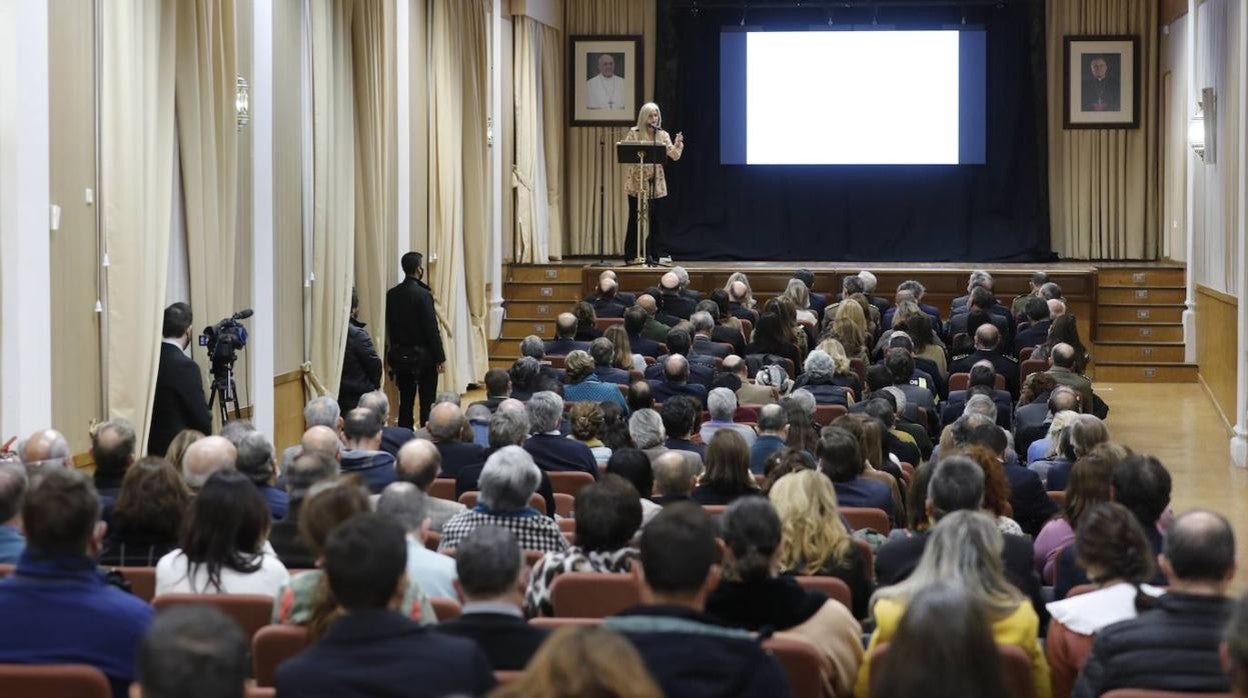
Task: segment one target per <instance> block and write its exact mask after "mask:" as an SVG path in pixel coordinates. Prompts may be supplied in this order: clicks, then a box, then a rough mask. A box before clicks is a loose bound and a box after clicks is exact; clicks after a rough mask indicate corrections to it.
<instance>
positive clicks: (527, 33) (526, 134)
mask: <svg viewBox="0 0 1248 698" xmlns="http://www.w3.org/2000/svg"><path fill="white" fill-rule="evenodd" d="M514 55H515V57H514V78H515V103H516V104H515V106H516V164H515V167H514V169H513V171H512V186H513V187H514V188H515V190H516V249H515V250H514V255H515V261H517V262H522V263H533V262H547V261H549V260H550V259H552V258H553V259H558V258H560V257H562V256H563V229H564V224H563V220H562V219H563V205H562V201H561V199H562V193H563V140H564V130H563V126H562V124H563V122H564V115H563V88H564V80H563V33H562V32H560V31H559V30H558V29H556V28H554V27H550V26H547V25H545V24H542V23H540V22H538V21H537V20H535V19H533V18H531V17H517V18H516V24H515V50H514Z"/></svg>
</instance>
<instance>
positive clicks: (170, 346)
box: [147, 303, 212, 456]
mask: <svg viewBox="0 0 1248 698" xmlns="http://www.w3.org/2000/svg"><path fill="white" fill-rule="evenodd" d="M192 319H193V318H192V316H191V306H190V305H188V304H186V303H174V304H173V305H171V306H169V307H168V308H165V319H164V327H163V329H162V330H161V335H162V336H163V337H164V339H162V340H161V344H160V368H159V370H158V371H157V373H156V399H155V401H154V402H153V403H152V427H151V431H149V432H148V436H147V453H148V455H152V456H164V455H165V451H166V450H168V449H169V442H171V441H173V437H175V436H177V435H178V432H180V431H182V430H183V429H194V430H196V431H198V432H201V433H204V434H211V433H212V414H211V413H209V411H208V401H207V400H206V399H205V398H204V378H203V375H202V374H201V373H200V371H199V365H198V364H196V363H195V361H194V360H193V359H191V357H190V356H188V355H187V349H188V348H189V347H190V346H191V334H192V330H191V322H192Z"/></svg>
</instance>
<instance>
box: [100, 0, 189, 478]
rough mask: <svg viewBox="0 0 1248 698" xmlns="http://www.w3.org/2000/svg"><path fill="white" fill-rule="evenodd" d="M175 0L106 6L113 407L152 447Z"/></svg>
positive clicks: (105, 165)
mask: <svg viewBox="0 0 1248 698" xmlns="http://www.w3.org/2000/svg"><path fill="white" fill-rule="evenodd" d="M177 9H178V3H177V2H175V0H159V1H157V2H152V1H149V0H111V1H110V2H107V3H103V4H102V5H101V6H100V11H101V12H102V13H103V22H102V29H101V34H102V36H101V41H102V44H103V65H102V66H101V68H102V70H101V75H102V76H103V79H102V81H101V85H100V96H101V112H100V123H101V135H102V142H101V153H100V157H101V170H102V179H101V182H100V186H101V189H102V191H101V196H100V203H101V205H103V207H104V212H103V220H104V240H105V247H104V249H105V252H106V254H107V255H108V262H109V266H108V269H107V276H106V279H107V280H106V288H107V293H108V305H107V313H108V334H107V344H106V349H107V352H108V378H107V380H108V410H109V414H110V416H112V417H124V418H126V419H129V420H130V421H132V422H133V423H134V425H135V428H136V429H137V430H138V434H139V444H138V448H139V453H146V452H147V432H148V428H149V427H150V425H151V416H152V401H153V398H154V396H155V390H156V371H157V368H158V365H159V361H158V359H159V352H160V336H161V316H162V313H161V311H162V309H163V304H164V300H165V282H166V277H167V272H168V266H169V263H168V260H169V219H170V207H171V206H172V200H173V189H172V187H173V172H172V169H173V167H172V163H173V148H174V135H173V130H174V79H175V78H174V61H175V51H174V49H175V41H176V37H177V26H176V19H177Z"/></svg>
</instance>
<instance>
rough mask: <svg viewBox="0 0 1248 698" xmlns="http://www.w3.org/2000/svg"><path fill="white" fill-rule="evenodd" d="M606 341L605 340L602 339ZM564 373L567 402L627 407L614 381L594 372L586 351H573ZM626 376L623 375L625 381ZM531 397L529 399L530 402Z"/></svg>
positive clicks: (592, 361) (569, 355)
mask: <svg viewBox="0 0 1248 698" xmlns="http://www.w3.org/2000/svg"><path fill="white" fill-rule="evenodd" d="M603 341H606V340H603ZM564 365H565V366H566V374H565V378H564V380H565V382H564V385H563V396H564V398H565V399H566V400H567V401H568V402H614V403H616V404H618V405H619V406H621V407H625V408H627V407H628V403H626V402H625V401H624V396H623V395H621V394H620V391H619V389H618V388H616V387H615V386H616V383H615V382H607V381H604V380H603V379H602V378H600V377H599V376H598V374H597V373H596V372H595V365H594V359H593V357H591V356H590V355H589V353H588V352H584V351H574V352H572V353H571V354H568V356H567V359H566V361H565V364H564ZM627 380H628V377H627V376H624V381H622V382H627ZM532 402H533V399H532V398H530V399H529V403H530V404H532Z"/></svg>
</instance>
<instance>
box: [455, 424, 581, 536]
mask: <svg viewBox="0 0 1248 698" xmlns="http://www.w3.org/2000/svg"><path fill="white" fill-rule="evenodd" d="M541 481H542V470H541V469H540V468H538V467H537V465H536V464H535V463H534V462H533V457H532V456H530V455H529V453H528V452H527V451H525V450H524V449H523V448H520V447H519V446H504V447H502V448H500V449H498V450H497V451H495V452H494V453H493V454H491V455H490V457H489V459H487V460H486V461H485V468H484V469H483V470H482V471H481V478H480V484H481V493H480V495H479V498H478V500H477V506H476V507H475V508H473V509H469V510H468V511H465V512H464V513H462V514H459V515H458V516H456V517H454V518H452V519H451V520H450V521H447V522H446V525H444V526H443V527H442V541H441V542H440V543H439V544H438V552H443V551H446V550H451V549H453V548H456V547H458V546H459V542H460V541H461V540H463V539H464V537H465V536H467V535H468V534H469V533H471V532H472V531H473V529H475V528H477V527H479V526H488V525H493V526H502V527H503V528H506V529H508V530H510V531H511V532H512V533H514V534H515V535H516V538H517V539H518V540H519V541H520V547H522V548H524V549H525V550H541V551H545V552H562V551H564V550H567V548H568V542H567V540H565V539H564V537H563V534H562V533H561V532H560V531H559V527H558V526H557V525H556V524H555V521H554V519H552V518H549V517H547V516H544V515H543V514H542V513H541V512H538V511H537V510H535V509H532V508H530V507H529V500H530V499H531V498H532V497H533V493H534V492H535V491H536V490H537V487H538V485H539V484H540V483H541Z"/></svg>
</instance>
